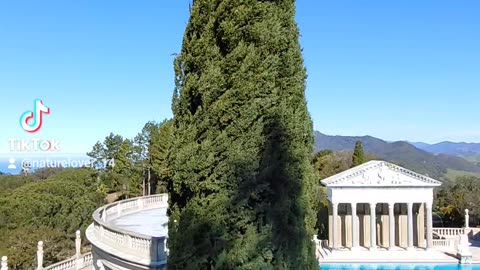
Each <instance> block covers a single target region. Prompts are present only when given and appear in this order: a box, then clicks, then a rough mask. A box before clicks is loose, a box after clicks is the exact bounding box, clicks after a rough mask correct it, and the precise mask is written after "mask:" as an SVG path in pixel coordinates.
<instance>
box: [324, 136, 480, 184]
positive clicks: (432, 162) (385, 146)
mask: <svg viewBox="0 0 480 270" xmlns="http://www.w3.org/2000/svg"><path fill="white" fill-rule="evenodd" d="M356 141H361V142H362V144H363V148H364V150H365V152H367V153H370V154H373V155H375V156H377V157H378V158H380V159H384V160H387V161H390V162H394V163H396V164H398V165H400V166H404V167H406V168H408V169H411V170H414V171H416V172H418V173H422V174H427V175H429V176H430V177H433V178H436V179H439V180H444V179H445V177H446V176H445V175H446V173H447V172H448V170H449V169H450V170H455V171H462V172H469V173H479V174H480V164H478V163H475V162H471V161H468V160H466V159H465V158H463V157H464V156H465V153H469V155H474V153H476V152H475V151H476V149H477V148H476V147H477V146H480V144H479V145H477V144H473V146H474V147H471V148H469V147H462V146H461V145H462V144H461V143H440V144H438V145H429V144H425V143H409V142H405V141H398V142H387V141H384V140H381V139H378V138H375V137H372V136H362V137H353V136H330V135H325V134H322V133H320V132H318V131H316V132H315V150H317V151H319V150H325V149H330V150H337V151H341V150H347V151H352V150H353V148H354V146H355V142H356ZM447 150H448V152H446V151H447ZM478 150H479V153H480V148H479V149H478ZM445 153H447V154H445ZM460 153H463V154H460Z"/></svg>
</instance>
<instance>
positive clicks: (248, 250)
mask: <svg viewBox="0 0 480 270" xmlns="http://www.w3.org/2000/svg"><path fill="white" fill-rule="evenodd" d="M294 16H295V1H294V0H277V1H261V0H245V1H240V0H195V1H193V5H192V8H191V16H190V20H189V22H188V25H187V29H186V31H185V35H184V40H183V47H182V50H181V53H180V54H179V55H178V56H177V58H176V60H175V74H176V89H175V93H174V97H173V112H174V121H173V128H174V134H175V135H174V137H175V138H174V141H173V144H172V151H171V153H170V155H169V162H168V163H169V164H170V166H171V172H172V179H171V181H169V183H168V186H167V188H168V191H169V193H170V200H171V203H170V225H169V242H168V243H169V244H168V245H169V249H170V255H169V261H168V264H169V266H168V267H169V269H177V270H180V269H181V270H190V269H192V270H199V269H302V270H309V269H318V263H317V262H316V260H315V255H314V244H313V242H312V237H313V234H314V231H313V230H314V229H313V228H314V226H315V221H316V220H315V211H314V210H313V205H314V200H315V194H314V192H315V177H314V174H313V168H312V166H311V164H310V157H311V153H312V145H313V130H312V123H311V119H310V116H309V113H308V111H307V107H306V100H305V78H306V72H305V69H304V66H303V59H302V53H301V49H300V46H299V42H298V38H299V33H298V29H297V26H296V23H295V21H294Z"/></svg>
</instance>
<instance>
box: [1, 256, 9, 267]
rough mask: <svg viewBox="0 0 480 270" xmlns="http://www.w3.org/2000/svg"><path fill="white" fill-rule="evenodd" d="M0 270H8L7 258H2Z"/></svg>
mask: <svg viewBox="0 0 480 270" xmlns="http://www.w3.org/2000/svg"><path fill="white" fill-rule="evenodd" d="M0 270H8V263H7V256H3V257H2V263H1V264H0Z"/></svg>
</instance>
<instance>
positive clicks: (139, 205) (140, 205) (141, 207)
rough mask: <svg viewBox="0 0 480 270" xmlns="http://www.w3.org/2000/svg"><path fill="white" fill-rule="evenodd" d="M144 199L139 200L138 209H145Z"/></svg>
mask: <svg viewBox="0 0 480 270" xmlns="http://www.w3.org/2000/svg"><path fill="white" fill-rule="evenodd" d="M143 200H144V199H143V198H140V199H138V208H139V209H143Z"/></svg>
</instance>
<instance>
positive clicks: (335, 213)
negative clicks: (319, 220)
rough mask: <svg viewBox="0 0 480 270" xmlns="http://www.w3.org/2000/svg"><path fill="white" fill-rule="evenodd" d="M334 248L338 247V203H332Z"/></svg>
mask: <svg viewBox="0 0 480 270" xmlns="http://www.w3.org/2000/svg"><path fill="white" fill-rule="evenodd" d="M332 211H333V214H332V248H333V249H338V246H337V229H338V228H337V219H338V203H332Z"/></svg>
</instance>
